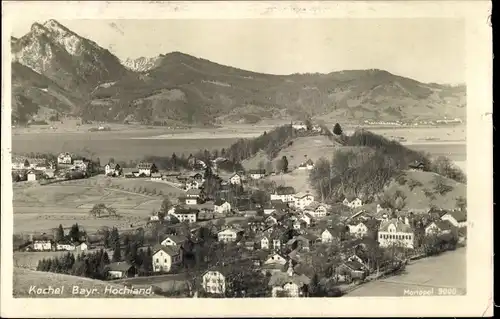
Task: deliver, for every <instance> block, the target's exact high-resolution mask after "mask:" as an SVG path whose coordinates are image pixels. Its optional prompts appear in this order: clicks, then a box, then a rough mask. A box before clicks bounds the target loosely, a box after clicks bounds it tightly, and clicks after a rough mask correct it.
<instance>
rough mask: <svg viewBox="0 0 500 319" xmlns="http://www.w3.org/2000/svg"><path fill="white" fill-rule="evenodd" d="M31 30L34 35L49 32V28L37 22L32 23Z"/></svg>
mask: <svg viewBox="0 0 500 319" xmlns="http://www.w3.org/2000/svg"><path fill="white" fill-rule="evenodd" d="M30 32H31V34H32V35H33V36H40V35H42V34H47V32H48V30H47V29H46V28H45V27H44V26H43V25H41V24H40V23H37V22H35V23H33V24H32V25H31V30H30Z"/></svg>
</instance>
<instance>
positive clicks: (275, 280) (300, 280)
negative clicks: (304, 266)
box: [269, 271, 311, 287]
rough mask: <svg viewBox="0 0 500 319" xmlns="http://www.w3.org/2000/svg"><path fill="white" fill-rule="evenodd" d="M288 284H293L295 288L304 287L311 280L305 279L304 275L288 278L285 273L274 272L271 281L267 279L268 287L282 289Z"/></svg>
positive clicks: (294, 275)
mask: <svg viewBox="0 0 500 319" xmlns="http://www.w3.org/2000/svg"><path fill="white" fill-rule="evenodd" d="M289 282H292V283H295V284H296V285H297V286H299V287H302V286H305V285H309V283H310V282H311V279H309V277H307V276H306V275H297V274H293V275H292V276H290V275H288V274H287V273H286V272H281V271H280V272H275V273H273V274H272V275H271V279H269V286H271V287H276V286H280V287H282V286H284V285H285V284H287V283H289Z"/></svg>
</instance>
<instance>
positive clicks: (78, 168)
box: [12, 152, 93, 181]
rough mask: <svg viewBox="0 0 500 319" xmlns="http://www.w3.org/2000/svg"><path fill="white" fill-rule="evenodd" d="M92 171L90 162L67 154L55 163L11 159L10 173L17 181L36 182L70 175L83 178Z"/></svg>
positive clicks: (45, 160)
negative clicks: (15, 176)
mask: <svg viewBox="0 0 500 319" xmlns="http://www.w3.org/2000/svg"><path fill="white" fill-rule="evenodd" d="M92 169H93V163H92V161H90V160H88V159H82V158H76V157H75V156H74V155H72V154H71V153H68V152H64V153H61V154H59V155H58V156H57V161H49V160H48V159H47V158H28V157H17V156H14V157H13V158H12V172H13V173H14V174H13V176H14V175H17V176H18V178H17V180H18V181H25V180H27V181H37V180H40V179H52V178H56V177H64V176H66V174H68V173H70V174H71V176H72V178H81V177H84V176H85V175H86V174H87V173H88V172H89V171H90V170H92Z"/></svg>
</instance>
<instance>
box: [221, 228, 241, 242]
mask: <svg viewBox="0 0 500 319" xmlns="http://www.w3.org/2000/svg"><path fill="white" fill-rule="evenodd" d="M239 233H240V231H239V230H237V229H234V228H232V227H229V228H226V229H224V230H221V231H220V232H218V233H217V239H218V240H219V241H223V242H235V241H236V240H237V239H238V234H239Z"/></svg>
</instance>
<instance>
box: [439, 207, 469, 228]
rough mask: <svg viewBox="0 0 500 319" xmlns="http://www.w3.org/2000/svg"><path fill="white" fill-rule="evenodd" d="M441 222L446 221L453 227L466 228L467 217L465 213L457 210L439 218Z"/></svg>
mask: <svg viewBox="0 0 500 319" xmlns="http://www.w3.org/2000/svg"><path fill="white" fill-rule="evenodd" d="M441 220H447V221H449V222H450V223H452V224H453V226H455V227H465V226H467V215H466V213H465V212H463V211H459V210H453V211H450V212H448V213H446V214H444V215H443V216H441Z"/></svg>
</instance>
